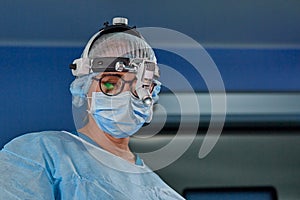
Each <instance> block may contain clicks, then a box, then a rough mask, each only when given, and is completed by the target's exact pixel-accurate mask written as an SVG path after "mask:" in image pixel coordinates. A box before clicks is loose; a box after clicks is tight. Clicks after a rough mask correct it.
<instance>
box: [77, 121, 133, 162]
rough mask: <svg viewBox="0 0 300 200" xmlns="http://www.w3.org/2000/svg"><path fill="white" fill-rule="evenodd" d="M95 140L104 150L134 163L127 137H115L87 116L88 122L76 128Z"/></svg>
mask: <svg viewBox="0 0 300 200" xmlns="http://www.w3.org/2000/svg"><path fill="white" fill-rule="evenodd" d="M78 131H79V132H80V133H82V134H85V135H86V136H88V137H89V138H91V139H92V140H93V141H94V142H96V143H97V144H98V145H99V146H100V147H101V148H103V149H105V150H106V151H108V152H110V153H112V154H114V155H116V156H119V157H121V158H123V159H125V160H127V161H129V162H131V163H135V156H134V154H133V153H132V152H131V151H130V149H129V146H128V144H129V137H128V138H115V137H113V136H111V135H110V134H108V133H105V132H104V131H103V130H101V129H100V128H99V127H98V125H97V124H96V123H95V121H94V119H92V118H91V117H90V118H89V123H88V124H87V125H86V126H85V127H83V128H82V129H79V130H78Z"/></svg>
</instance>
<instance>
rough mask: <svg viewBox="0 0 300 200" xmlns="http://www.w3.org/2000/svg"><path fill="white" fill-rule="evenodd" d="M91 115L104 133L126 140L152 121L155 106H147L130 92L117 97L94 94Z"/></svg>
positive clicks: (99, 93)
mask: <svg viewBox="0 0 300 200" xmlns="http://www.w3.org/2000/svg"><path fill="white" fill-rule="evenodd" d="M90 113H91V114H92V116H93V118H94V120H95V121H96V123H97V125H98V126H99V127H100V129H102V130H103V131H104V132H106V133H108V134H110V135H112V136H113V137H116V138H126V137H129V136H131V135H133V134H134V133H136V132H137V131H138V130H139V129H140V128H141V127H142V126H143V125H144V123H148V122H150V121H151V119H152V114H153V105H151V106H145V105H144V104H143V102H142V101H141V100H140V99H138V98H136V97H134V96H133V95H132V94H131V92H130V91H126V92H122V93H121V94H119V95H116V96H107V95H105V94H103V93H101V92H93V93H92V101H91V107H90Z"/></svg>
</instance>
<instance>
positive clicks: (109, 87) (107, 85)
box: [103, 82, 115, 90]
mask: <svg viewBox="0 0 300 200" xmlns="http://www.w3.org/2000/svg"><path fill="white" fill-rule="evenodd" d="M103 86H104V88H105V89H106V90H113V89H114V88H115V83H111V82H106V83H103Z"/></svg>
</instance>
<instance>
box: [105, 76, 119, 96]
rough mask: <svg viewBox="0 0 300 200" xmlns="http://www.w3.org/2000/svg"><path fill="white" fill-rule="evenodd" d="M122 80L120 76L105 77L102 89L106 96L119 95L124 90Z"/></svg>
mask: <svg viewBox="0 0 300 200" xmlns="http://www.w3.org/2000/svg"><path fill="white" fill-rule="evenodd" d="M122 85H123V84H122V79H121V78H120V77H118V76H111V75H110V76H104V77H102V78H101V82H100V87H101V88H100V89H101V91H102V92H103V93H104V94H107V95H117V94H118V93H120V90H121V89H122Z"/></svg>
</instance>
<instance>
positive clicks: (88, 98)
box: [85, 94, 93, 114]
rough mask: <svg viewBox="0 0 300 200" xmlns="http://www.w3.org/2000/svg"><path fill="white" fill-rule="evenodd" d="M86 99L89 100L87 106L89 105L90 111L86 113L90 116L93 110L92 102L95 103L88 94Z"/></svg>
mask: <svg viewBox="0 0 300 200" xmlns="http://www.w3.org/2000/svg"><path fill="white" fill-rule="evenodd" d="M85 98H86V99H87V104H88V109H87V110H86V112H87V113H88V114H92V111H91V109H92V101H93V97H89V96H88V95H87V94H86V95H85ZM90 100H91V102H90Z"/></svg>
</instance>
